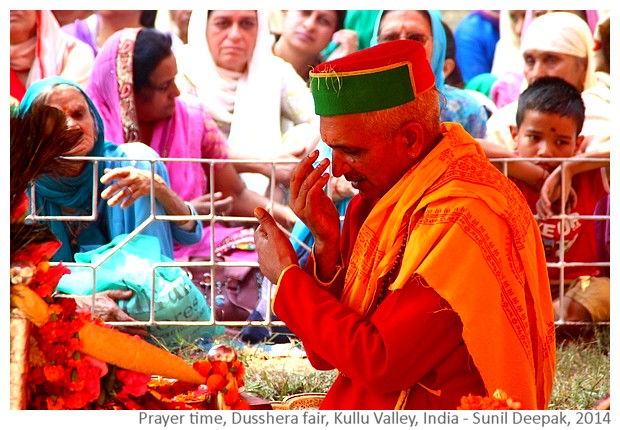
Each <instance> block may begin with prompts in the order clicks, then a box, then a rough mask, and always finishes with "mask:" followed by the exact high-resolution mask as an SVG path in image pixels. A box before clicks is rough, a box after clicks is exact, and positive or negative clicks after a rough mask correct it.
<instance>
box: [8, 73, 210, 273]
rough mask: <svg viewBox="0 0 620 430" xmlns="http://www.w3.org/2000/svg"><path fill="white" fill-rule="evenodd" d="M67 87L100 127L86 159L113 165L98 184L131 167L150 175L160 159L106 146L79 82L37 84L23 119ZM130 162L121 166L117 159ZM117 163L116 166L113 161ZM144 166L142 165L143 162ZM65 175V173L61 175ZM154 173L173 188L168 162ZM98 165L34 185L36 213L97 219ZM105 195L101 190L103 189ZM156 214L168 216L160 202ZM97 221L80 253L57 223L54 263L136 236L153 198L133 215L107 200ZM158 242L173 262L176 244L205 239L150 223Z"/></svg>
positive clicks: (81, 239) (87, 229)
mask: <svg viewBox="0 0 620 430" xmlns="http://www.w3.org/2000/svg"><path fill="white" fill-rule="evenodd" d="M61 84H66V85H70V86H72V87H75V88H77V89H78V90H79V91H80V93H81V94H82V96H84V99H85V100H86V102H87V103H88V106H89V109H90V111H91V115H92V117H93V121H94V123H95V128H96V130H95V135H96V138H95V144H94V146H93V149H92V150H91V151H90V152H89V153H88V154H87V156H92V157H107V158H110V160H105V161H101V162H99V163H98V172H96V173H97V176H96V178H94V180H97V181H98V180H99V178H100V177H101V176H102V175H103V174H104V170H105V169H106V168H116V167H124V166H128V165H131V166H133V167H135V168H138V169H142V170H146V171H150V170H151V164H150V163H149V162H148V161H144V160H150V159H157V158H159V156H158V155H157V153H156V152H155V151H154V150H153V149H152V148H150V147H148V146H146V145H138V144H132V145H130V146H125V145H123V147H121V146H117V145H115V144H113V143H110V142H106V141H105V140H104V137H103V136H104V129H103V121H102V119H101V116H100V115H99V113H98V111H97V108H96V107H95V105H94V104H93V102H92V100H91V99H90V97H88V95H87V94H86V93H85V92H84V90H83V89H82V88H81V87H80V86H79V85H77V84H76V83H74V82H71V81H68V80H66V79H63V78H59V77H50V78H45V79H42V80H40V81H37V82H35V83H33V84H32V85H31V86H30V87H29V88H28V91H27V92H26V94H25V95H24V98H23V99H22V102H21V104H20V106H19V112H18V115H21V116H23V115H26V114H28V112H29V111H30V109H32V105H33V103H35V102H36V100H37V98H38V97H39V96H40V95H41V94H43V93H44V92H45V91H47V90H49V89H50V88H51V87H54V86H56V85H61ZM121 158H123V159H126V160H118V159H121ZM114 159H116V160H114ZM139 160H143V161H139ZM58 173H59V174H62V172H58ZM155 173H156V174H157V175H159V176H161V177H162V179H163V180H164V181H165V182H166V184H170V180H169V177H168V172H167V170H166V167H165V166H164V164H163V162H157V163H155ZM93 187H94V184H93V163H91V162H87V163H86V165H85V168H84V171H83V172H82V173H81V174H80V175H79V176H77V177H67V176H51V175H45V176H41V177H40V178H38V179H37V180H36V182H35V204H36V210H37V212H39V213H41V214H44V215H45V216H61V215H66V214H64V213H63V210H62V209H63V208H75V209H78V213H77V215H82V216H83V215H90V214H92V213H93V208H92V200H93ZM100 190H101V188H100ZM155 210H156V214H161V215H164V214H165V213H166V212H165V210H164V208H163V206H162V205H161V203H160V202H156V209H155ZM94 212H95V213H96V215H97V220H96V221H95V222H90V223H84V222H82V224H83V226H82V228H83V229H82V230H81V231H80V232H79V233H78V235H77V240H78V243H77V249H72V248H71V246H70V236H71V235H70V233H69V230H68V228H69V227H68V224H67V223H65V222H63V221H52V222H51V229H52V232H53V233H54V234H55V235H56V237H57V238H58V239H59V240H60V241H61V242H62V244H63V245H62V247H61V248H60V249H59V250H58V251H57V252H56V254H54V256H53V257H52V261H60V260H62V261H73V260H74V254H73V253H74V252H75V251H76V250H79V251H81V252H85V251H88V250H90V249H93V248H96V247H98V246H101V245H105V244H107V243H108V242H110V241H111V240H112V239H113V238H115V237H116V236H118V235H119V234H128V233H130V232H132V231H134V230H135V229H136V228H137V227H138V226H140V225H141V224H142V222H143V221H144V220H145V219H146V218H147V217H149V216H150V215H151V204H150V198H148V197H146V196H144V197H140V198H139V199H138V200H136V201H135V202H134V203H133V204H132V205H131V209H130V208H127V209H122V208H120V206H118V205H117V206H109V205H108V204H107V202H106V201H105V200H103V199H98V203H97V207H96V208H95V211H94ZM142 233H143V234H148V235H151V236H155V237H157V238H158V240H159V242H160V245H161V249H162V254H163V255H164V256H165V257H168V258H170V259H172V258H173V255H174V254H173V239H174V240H175V241H177V242H178V243H179V244H182V245H186V244H193V243H196V242H198V241H199V240H200V238H201V236H202V225H201V224H200V223H198V224H197V228H196V229H195V230H194V231H185V230H183V229H181V228H180V227H179V226H178V225H176V224H173V223H170V222H168V221H164V220H158V221H154V222H151V223H150V224H149V225H148V227H146V228H145V229H144V230H142Z"/></svg>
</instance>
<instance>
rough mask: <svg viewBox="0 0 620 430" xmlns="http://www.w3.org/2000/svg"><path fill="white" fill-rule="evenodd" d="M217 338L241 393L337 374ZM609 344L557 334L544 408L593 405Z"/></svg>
mask: <svg viewBox="0 0 620 430" xmlns="http://www.w3.org/2000/svg"><path fill="white" fill-rule="evenodd" d="M217 343H224V344H233V345H234V346H235V347H236V348H237V350H238V352H239V356H240V358H241V360H242V361H243V362H244V364H245V366H246V375H245V385H246V392H247V393H248V394H251V395H253V396H257V397H260V398H262V399H265V400H268V401H281V400H283V399H285V398H286V397H287V396H291V395H293V394H299V393H325V392H327V390H328V389H329V387H330V386H331V384H332V383H333V381H334V380H335V379H336V375H337V371H336V370H332V371H318V370H315V369H314V368H313V367H312V366H311V365H310V363H309V361H308V360H307V359H306V358H303V357H297V356H291V357H273V356H270V355H269V354H268V353H266V352H264V351H263V350H261V349H259V348H256V347H250V346H242V347H239V345H238V344H235V338H234V336H230V335H223V336H222V337H221V338H218V339H217ZM609 349H610V327H609V326H602V327H599V328H595V329H592V330H590V331H589V332H588V334H587V335H585V336H573V337H571V336H566V335H563V336H562V338H560V336H558V342H557V349H556V355H557V356H556V363H557V366H556V375H555V383H554V387H553V392H552V395H551V400H550V402H549V409H551V410H577V409H579V410H587V409H594V408H595V407H596V405H597V403H598V402H599V401H600V400H601V399H602V398H604V397H605V396H606V395H608V394H609V391H610V378H609V374H610V367H611V366H610V358H609ZM177 353H178V354H179V355H180V356H182V357H183V358H184V359H186V360H188V361H190V362H192V361H194V360H196V359H199V358H204V356H205V355H206V352H205V351H204V350H202V349H200V348H198V347H196V346H194V345H187V346H184V347H183V348H182V349H181V350H179V351H177Z"/></svg>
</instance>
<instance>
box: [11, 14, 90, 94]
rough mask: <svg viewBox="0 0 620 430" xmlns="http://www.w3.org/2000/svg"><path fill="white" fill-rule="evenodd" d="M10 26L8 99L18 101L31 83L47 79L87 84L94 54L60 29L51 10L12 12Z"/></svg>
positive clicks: (83, 44)
mask: <svg viewBox="0 0 620 430" xmlns="http://www.w3.org/2000/svg"><path fill="white" fill-rule="evenodd" d="M10 27H11V28H10V32H11V96H13V97H15V98H16V99H18V100H21V98H22V97H23V95H24V93H25V92H26V90H27V89H28V87H29V86H30V85H32V83H33V82H35V81H37V80H39V79H42V78H45V77H47V76H62V77H64V78H66V79H69V80H72V81H74V82H77V83H78V84H81V85H83V84H86V81H87V80H88V77H89V75H90V72H91V69H92V67H93V54H92V52H91V51H90V49H89V48H88V46H87V45H86V44H85V43H83V42H81V41H79V40H78V39H76V38H74V37H72V36H70V35H68V34H66V33H65V32H63V31H62V30H61V28H60V25H58V21H56V18H55V17H54V14H53V13H52V12H51V11H49V10H12V11H11V26H10Z"/></svg>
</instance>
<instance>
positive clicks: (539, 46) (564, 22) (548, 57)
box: [485, 12, 596, 151]
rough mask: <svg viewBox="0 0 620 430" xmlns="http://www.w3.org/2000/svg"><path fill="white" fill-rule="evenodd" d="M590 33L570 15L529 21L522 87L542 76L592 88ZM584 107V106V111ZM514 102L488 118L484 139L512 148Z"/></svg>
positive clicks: (556, 14)
mask: <svg viewBox="0 0 620 430" xmlns="http://www.w3.org/2000/svg"><path fill="white" fill-rule="evenodd" d="M593 45H594V43H593V38H592V32H591V31H590V27H589V26H588V24H587V23H586V22H585V21H584V20H583V19H581V18H579V17H578V16H577V15H575V14H573V13H570V12H551V13H547V14H545V15H542V16H540V17H538V18H536V19H534V20H533V21H532V23H531V24H530V25H529V27H528V28H527V30H525V32H524V34H523V38H522V40H521V45H520V49H521V53H522V55H523V59H524V70H523V74H524V78H525V82H524V84H525V85H529V84H531V83H532V82H534V81H535V80H536V79H538V78H541V77H543V76H554V77H558V78H562V79H564V80H565V81H567V82H568V83H569V84H571V85H573V86H574V87H575V88H577V89H578V90H579V91H580V92H583V91H584V90H586V89H588V88H591V87H592V86H594V85H595V81H596V80H595V76H594V61H593V60H592V47H593ZM587 111H588V106H587V105H586V112H587ZM516 112H517V101H514V102H512V103H509V104H507V105H505V106H504V107H502V108H501V109H498V110H497V112H495V113H494V114H493V116H492V117H491V118H490V119H489V122H488V124H487V134H486V136H485V140H487V141H490V142H491V143H493V144H495V145H498V146H501V147H503V148H505V149H508V150H509V151H513V150H514V149H515V145H514V142H513V139H512V135H511V133H510V126H511V125H513V126H514V125H515V123H516Z"/></svg>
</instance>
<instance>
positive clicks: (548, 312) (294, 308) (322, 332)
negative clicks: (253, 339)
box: [274, 124, 555, 409]
mask: <svg viewBox="0 0 620 430" xmlns="http://www.w3.org/2000/svg"><path fill="white" fill-rule="evenodd" d="M444 136H445V138H444V140H443V141H442V142H441V143H439V144H438V146H437V147H436V148H435V149H434V150H433V151H432V152H431V154H429V155H428V156H427V158H426V159H425V161H424V162H422V163H421V164H420V165H419V166H416V167H414V168H413V169H412V170H411V171H410V172H408V174H407V175H406V176H405V177H403V179H401V181H399V183H398V184H396V185H395V186H394V188H393V189H392V190H390V191H389V192H388V193H387V194H386V196H384V197H382V199H381V200H380V201H379V202H378V203H377V204H376V206H375V207H370V203H369V202H366V201H364V200H362V199H361V198H360V197H359V196H357V197H355V198H354V199H353V200H352V201H351V203H350V204H349V208H348V212H347V215H346V217H345V223H344V226H343V234H342V238H341V255H342V261H343V264H344V267H345V268H346V271H347V274H346V276H347V278H346V280H345V273H344V272H345V271H344V270H342V271H340V272H339V274H338V275H337V277H336V279H334V280H333V281H332V282H330V284H329V285H322V284H320V283H319V282H318V281H317V280H316V279H315V277H314V274H313V269H314V261H313V260H312V259H310V261H309V262H308V265H307V266H306V270H307V271H304V270H302V269H301V268H298V267H291V268H289V269H288V270H286V271H285V272H284V273H283V275H282V276H281V277H280V280H279V283H278V290H277V294H276V297H275V299H274V312H275V313H276V314H277V315H278V317H279V318H280V319H281V320H282V321H284V322H285V323H286V325H287V326H288V327H289V329H291V330H292V331H293V333H295V334H296V335H297V336H298V337H299V338H300V339H301V340H302V341H303V343H304V346H305V348H306V351H307V353H308V358H309V359H310V361H311V363H312V364H313V366H315V368H317V369H322V370H327V369H333V368H336V369H338V370H339V371H340V374H339V376H338V378H337V380H336V381H335V383H334V385H333V386H332V388H331V389H330V391H329V392H328V394H327V396H326V398H325V399H324V401H323V403H322V405H321V408H322V409H394V408H395V407H396V405H397V404H398V403H399V399H401V400H402V399H404V398H406V403H405V404H404V405H403V407H404V408H406V409H455V408H456V407H457V406H458V405H459V403H460V400H461V398H462V396H465V395H468V394H474V395H491V394H493V392H494V391H495V390H496V389H501V390H503V391H505V392H506V393H507V394H508V395H509V396H511V397H513V398H514V399H515V400H520V401H522V403H523V406H524V407H525V408H528V409H538V408H540V409H544V408H546V407H547V402H548V400H549V395H550V393H551V386H552V380H553V373H554V369H555V343H554V342H555V339H554V325H553V312H552V309H551V298H550V294H549V289H548V288H549V286H548V285H549V284H548V280H547V276H546V271H545V268H544V263H545V261H544V252H543V249H542V243H541V241H540V236H539V234H538V229H537V228H536V224H535V220H534V218H533V216H532V214H531V212H530V211H529V209H528V207H527V204H526V202H525V200H524V199H523V197H522V195H521V194H520V193H519V191H518V190H517V189H516V187H515V186H514V185H513V184H512V183H511V182H510V180H508V179H507V178H506V177H505V176H503V175H502V174H501V173H500V172H499V171H498V170H497V169H495V168H494V167H493V166H491V165H490V164H489V163H488V160H486V158H485V157H484V155H483V154H482V151H481V150H480V148H479V146H478V145H477V143H475V142H474V141H473V139H472V138H471V137H470V136H469V135H467V134H466V133H465V132H464V131H463V129H462V127H460V126H458V125H454V124H446V125H444ZM403 220H404V222H403ZM399 224H400V225H401V226H404V227H403V228H400V227H398V225H399ZM403 230H406V231H407V236H406V237H407V242H406V243H407V247H406V249H405V252H404V255H403V260H402V266H401V269H400V272H399V275H398V277H397V279H395V280H394V283H393V284H392V285H391V286H390V291H389V294H388V295H387V297H386V298H385V300H383V301H382V302H381V303H380V304H379V305H378V306H376V310H374V309H375V307H374V306H375V305H374V303H375V299H371V301H370V303H371V304H370V307H369V308H367V309H369V312H368V314H367V316H364V315H365V313H364V312H360V307H359V303H369V302H368V299H369V298H372V297H373V294H372V293H371V294H368V293H367V291H372V290H374V289H376V288H380V287H377V286H376V285H375V283H377V284H379V283H380V282H381V280H382V277H381V276H380V277H379V278H378V279H377V278H376V277H374V278H372V277H370V276H368V273H367V271H368V270H373V271H374V270H376V268H377V267H382V269H380V270H381V271H382V273H385V270H386V269H387V268H389V267H391V265H392V261H393V258H394V254H396V253H395V252H392V251H391V250H393V249H394V248H396V249H398V247H399V246H400V244H401V243H402V240H403V238H404V236H403V234H404V231H403ZM386 239H387V240H386ZM389 255H392V256H391V257H389ZM352 256H353V257H352ZM386 256H387V257H388V260H387V263H386V258H385V257H386ZM356 279H370V284H368V285H367V286H366V284H365V283H362V284H361V285H360V284H359V282H358V283H357V284H356ZM345 281H346V282H345ZM364 282H365V281H364ZM343 288H344V289H343ZM360 295H361V296H363V295H366V299H363V300H362V301H359V300H357V299H353V301H351V298H352V297H353V298H354V297H359V296H360ZM347 300H349V301H348V303H347V304H345V303H343V302H347ZM351 304H353V305H351ZM356 306H357V310H355V307H356ZM363 306H367V305H363ZM363 309H364V308H363V307H362V310H363ZM407 390H409V393H408V397H403V395H404V394H405V393H406V392H407Z"/></svg>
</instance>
